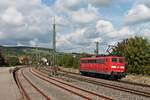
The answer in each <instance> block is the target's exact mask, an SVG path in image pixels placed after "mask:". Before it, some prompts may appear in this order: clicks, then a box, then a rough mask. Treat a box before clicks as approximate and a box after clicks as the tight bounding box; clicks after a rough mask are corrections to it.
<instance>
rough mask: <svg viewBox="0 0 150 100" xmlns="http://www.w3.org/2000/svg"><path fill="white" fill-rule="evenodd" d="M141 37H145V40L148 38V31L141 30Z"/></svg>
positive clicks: (149, 34)
mask: <svg viewBox="0 0 150 100" xmlns="http://www.w3.org/2000/svg"><path fill="white" fill-rule="evenodd" d="M141 35H142V36H144V37H146V38H150V29H144V30H142V32H141Z"/></svg>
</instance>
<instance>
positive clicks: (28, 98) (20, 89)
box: [15, 71, 31, 100]
mask: <svg viewBox="0 0 150 100" xmlns="http://www.w3.org/2000/svg"><path fill="white" fill-rule="evenodd" d="M15 78H16V82H17V86H18V88H19V91H20V93H21V94H22V98H23V99H25V100H31V98H30V97H29V95H28V94H27V91H26V90H25V89H24V87H23V85H22V83H21V81H20V80H19V77H18V71H16V72H15Z"/></svg>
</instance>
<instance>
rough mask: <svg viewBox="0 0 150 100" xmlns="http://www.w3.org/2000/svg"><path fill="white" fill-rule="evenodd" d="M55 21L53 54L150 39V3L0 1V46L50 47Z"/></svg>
mask: <svg viewBox="0 0 150 100" xmlns="http://www.w3.org/2000/svg"><path fill="white" fill-rule="evenodd" d="M54 16H55V19H56V31H57V37H56V38H57V39H56V40H57V51H61V52H89V53H93V51H94V48H95V42H96V41H99V42H100V52H101V53H105V51H106V49H107V46H108V45H116V44H117V42H120V41H122V40H123V39H126V38H129V37H134V36H142V37H145V38H147V39H149V40H150V34H149V33H150V0H142V1H141V0H5V1H0V22H1V23H0V45H9V46H39V47H45V48H52V23H53V17H54Z"/></svg>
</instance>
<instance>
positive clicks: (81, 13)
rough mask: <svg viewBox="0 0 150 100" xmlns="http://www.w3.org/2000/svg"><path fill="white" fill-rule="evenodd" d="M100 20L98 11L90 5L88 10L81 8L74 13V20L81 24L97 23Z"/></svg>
mask: <svg viewBox="0 0 150 100" xmlns="http://www.w3.org/2000/svg"><path fill="white" fill-rule="evenodd" d="M98 18H99V15H98V12H97V9H96V8H94V7H92V6H91V5H88V8H87V9H86V8H81V9H79V10H77V11H74V12H73V13H72V20H73V21H75V22H79V23H90V22H95V21H96V20H97V19H98Z"/></svg>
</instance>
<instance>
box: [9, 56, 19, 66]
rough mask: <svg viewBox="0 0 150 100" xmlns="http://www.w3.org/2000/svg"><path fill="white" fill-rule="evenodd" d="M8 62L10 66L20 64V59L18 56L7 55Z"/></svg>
mask: <svg viewBox="0 0 150 100" xmlns="http://www.w3.org/2000/svg"><path fill="white" fill-rule="evenodd" d="M6 64H7V65H8V66H15V65H19V60H18V58H17V57H15V56H12V57H7V58H6Z"/></svg>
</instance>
